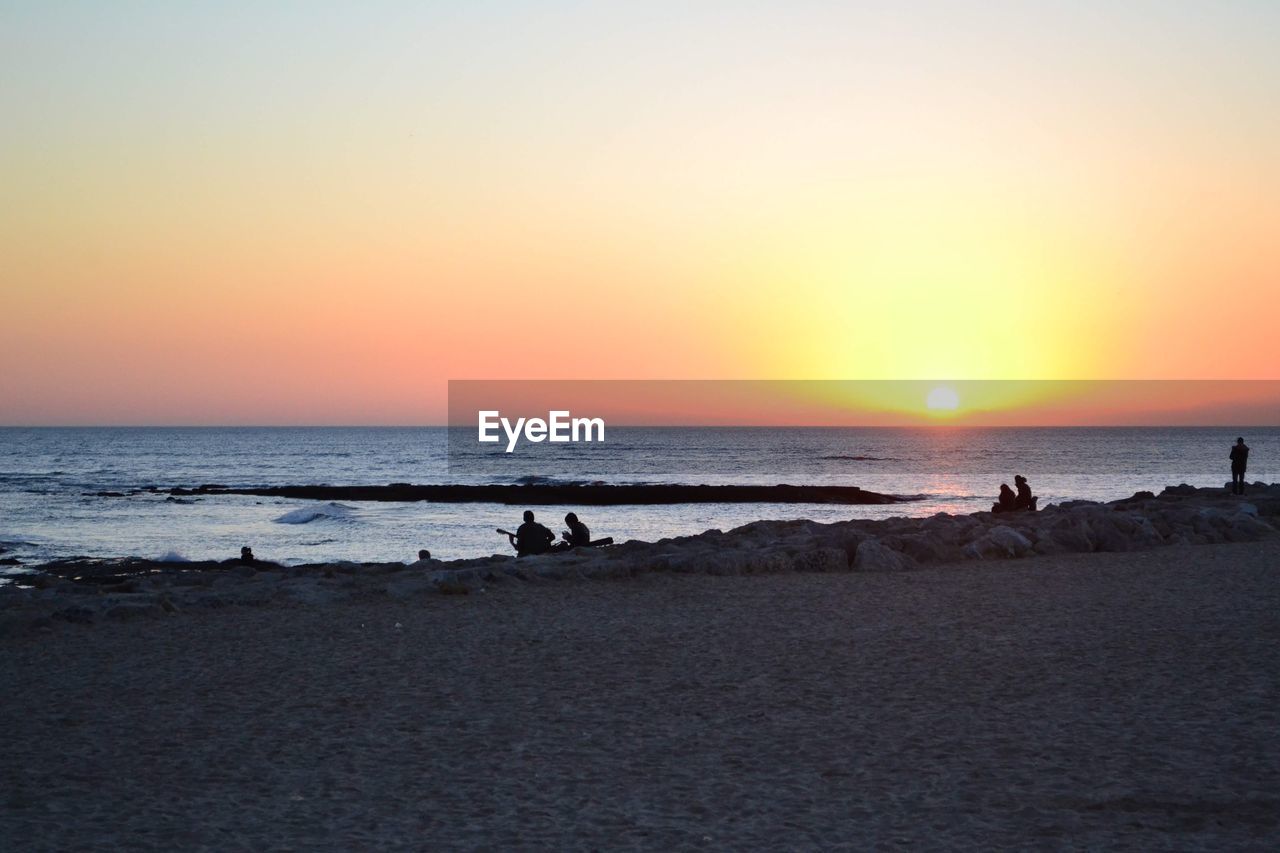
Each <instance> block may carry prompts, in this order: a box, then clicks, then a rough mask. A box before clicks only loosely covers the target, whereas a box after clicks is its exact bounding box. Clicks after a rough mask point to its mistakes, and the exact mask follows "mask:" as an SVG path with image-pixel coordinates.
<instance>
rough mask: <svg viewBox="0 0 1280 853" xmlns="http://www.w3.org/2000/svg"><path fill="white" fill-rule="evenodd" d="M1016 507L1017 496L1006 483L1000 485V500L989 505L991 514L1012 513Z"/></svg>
mask: <svg viewBox="0 0 1280 853" xmlns="http://www.w3.org/2000/svg"><path fill="white" fill-rule="evenodd" d="M1017 506H1018V496H1017V495H1015V494H1014V493H1013V489H1011V488H1009V484H1008V483H1001V484H1000V499H999V500H997V501H996V502H995V503H993V504H992V505H991V511H992V512H1013V511H1014V510H1015V509H1017Z"/></svg>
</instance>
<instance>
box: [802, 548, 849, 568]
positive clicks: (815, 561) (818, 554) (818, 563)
mask: <svg viewBox="0 0 1280 853" xmlns="http://www.w3.org/2000/svg"><path fill="white" fill-rule="evenodd" d="M793 562H794V568H795V570H796V571H797V572H847V571H849V556H848V555H847V554H845V552H844V549H843V548H816V549H814V550H812V551H802V552H801V553H799V554H796V555H795V558H794V561H793Z"/></svg>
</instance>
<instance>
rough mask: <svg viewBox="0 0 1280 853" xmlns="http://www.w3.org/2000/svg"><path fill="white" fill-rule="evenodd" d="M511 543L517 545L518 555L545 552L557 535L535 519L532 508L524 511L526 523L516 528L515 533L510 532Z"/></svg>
mask: <svg viewBox="0 0 1280 853" xmlns="http://www.w3.org/2000/svg"><path fill="white" fill-rule="evenodd" d="M507 536H508V537H510V539H511V544H512V545H514V546H515V549H516V556H517V557H523V556H525V555H527V554H545V553H546V552H547V550H548V549H550V548H551V543H552V542H554V541H555V540H556V536H555V534H554V533H552V532H551V531H550V530H548V529H547V528H545V527H543V526H542V525H541V524H539V523H538V522H536V521H534V520H533V512H532V510H527V509H526V510H525V511H524V524H522V525H520V526H519V527H518V528H516V532H515V533H508V534H507Z"/></svg>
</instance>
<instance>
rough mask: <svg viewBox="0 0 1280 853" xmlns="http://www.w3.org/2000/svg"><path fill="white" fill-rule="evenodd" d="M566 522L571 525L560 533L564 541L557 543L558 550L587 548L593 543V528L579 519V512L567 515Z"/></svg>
mask: <svg viewBox="0 0 1280 853" xmlns="http://www.w3.org/2000/svg"><path fill="white" fill-rule="evenodd" d="M564 523H565V524H567V525H569V529H568V530H566V531H564V532H563V533H561V534H560V538H561V539H563V540H564V541H563V542H557V543H556V550H558V551H560V550H564V551H567V550H568V549H570V548H585V547H587V546H588V545H590V544H591V530H590V529H589V528H588V527H587V526H586V525H585V524H583V523H582V522H581V521H579V520H578V516H577V513H572V512H571V513H568V514H567V515H565V517H564Z"/></svg>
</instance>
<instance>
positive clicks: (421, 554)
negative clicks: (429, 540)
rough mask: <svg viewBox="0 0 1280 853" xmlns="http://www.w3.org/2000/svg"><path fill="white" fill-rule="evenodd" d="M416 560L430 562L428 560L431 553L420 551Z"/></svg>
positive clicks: (424, 549) (424, 550) (425, 550)
mask: <svg viewBox="0 0 1280 853" xmlns="http://www.w3.org/2000/svg"><path fill="white" fill-rule="evenodd" d="M418 559H419V560H430V559H431V552H430V551H428V550H427V549H426V548H423V549H422V550H421V551H419V552H418Z"/></svg>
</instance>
